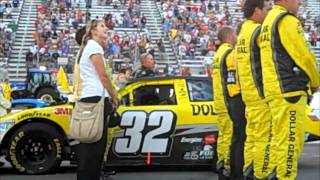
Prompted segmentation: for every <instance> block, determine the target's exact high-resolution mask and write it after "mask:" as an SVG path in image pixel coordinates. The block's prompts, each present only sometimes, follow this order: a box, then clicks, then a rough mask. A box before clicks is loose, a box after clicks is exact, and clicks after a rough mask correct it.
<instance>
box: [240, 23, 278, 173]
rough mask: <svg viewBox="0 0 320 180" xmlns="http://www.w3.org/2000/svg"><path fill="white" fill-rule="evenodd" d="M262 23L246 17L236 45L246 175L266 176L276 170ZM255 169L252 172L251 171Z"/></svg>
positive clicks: (244, 170)
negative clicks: (264, 73) (244, 122)
mask: <svg viewBox="0 0 320 180" xmlns="http://www.w3.org/2000/svg"><path fill="white" fill-rule="evenodd" d="M260 28H261V24H259V23H257V22H255V21H253V20H249V19H248V20H245V21H244V22H243V24H242V25H241V29H240V33H239V35H238V38H237V45H236V47H235V49H236V51H237V54H236V63H237V70H238V76H239V82H240V86H241V95H242V99H243V101H244V103H245V105H246V110H245V113H246V118H247V125H246V136H247V138H246V141H245V150H244V160H245V161H244V162H245V163H244V168H243V172H244V176H245V177H249V176H252V173H253V172H254V176H255V177H256V178H257V179H265V178H267V177H268V176H271V174H272V172H273V170H274V169H275V161H274V160H273V159H270V145H271V126H272V121H271V112H270V109H269V108H268V105H267V103H266V100H265V98H264V94H263V86H262V71H261V61H260V47H259V34H260ZM252 170H253V171H252Z"/></svg>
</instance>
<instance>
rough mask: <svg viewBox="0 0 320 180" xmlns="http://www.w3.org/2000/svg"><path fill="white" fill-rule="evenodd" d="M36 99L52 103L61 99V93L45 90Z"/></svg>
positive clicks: (49, 89)
mask: <svg viewBox="0 0 320 180" xmlns="http://www.w3.org/2000/svg"><path fill="white" fill-rule="evenodd" d="M36 98H37V99H41V100H43V101H45V102H48V103H52V102H54V101H55V100H56V99H58V98H59V93H58V92H57V91H56V90H54V89H52V88H44V89H41V90H40V91H39V92H38V93H37V95H36Z"/></svg>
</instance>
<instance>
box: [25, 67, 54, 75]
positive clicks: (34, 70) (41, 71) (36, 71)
mask: <svg viewBox="0 0 320 180" xmlns="http://www.w3.org/2000/svg"><path fill="white" fill-rule="evenodd" d="M29 72H31V73H45V74H50V73H51V72H52V71H51V70H49V69H47V70H40V69H36V68H33V69H29Z"/></svg>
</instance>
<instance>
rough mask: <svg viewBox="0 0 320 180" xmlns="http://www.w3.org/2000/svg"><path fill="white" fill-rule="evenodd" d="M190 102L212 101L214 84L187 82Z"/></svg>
mask: <svg viewBox="0 0 320 180" xmlns="http://www.w3.org/2000/svg"><path fill="white" fill-rule="evenodd" d="M187 85H188V91H189V98H190V101H212V100H213V95H212V82H211V81H210V80H198V79H197V80H194V79H189V80H187Z"/></svg>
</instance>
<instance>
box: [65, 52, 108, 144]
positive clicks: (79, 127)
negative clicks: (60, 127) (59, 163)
mask: <svg viewBox="0 0 320 180" xmlns="http://www.w3.org/2000/svg"><path fill="white" fill-rule="evenodd" d="M78 59H80V58H79V57H77V62H76V63H78V66H76V67H77V68H78V69H77V70H78V75H77V76H76V78H78V81H76V82H77V85H76V86H78V89H77V92H75V93H77V97H80V96H79V94H78V92H79V87H80V71H79V70H80V67H79V60H78ZM104 95H105V94H104V90H103V94H102V97H101V100H100V101H99V102H98V103H85V102H80V101H79V100H77V101H76V104H75V107H74V109H73V112H72V117H71V120H70V126H69V137H70V138H71V139H75V140H78V141H80V142H81V143H93V142H97V141H99V140H100V139H101V138H102V134H103V128H104V126H103V124H104Z"/></svg>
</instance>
